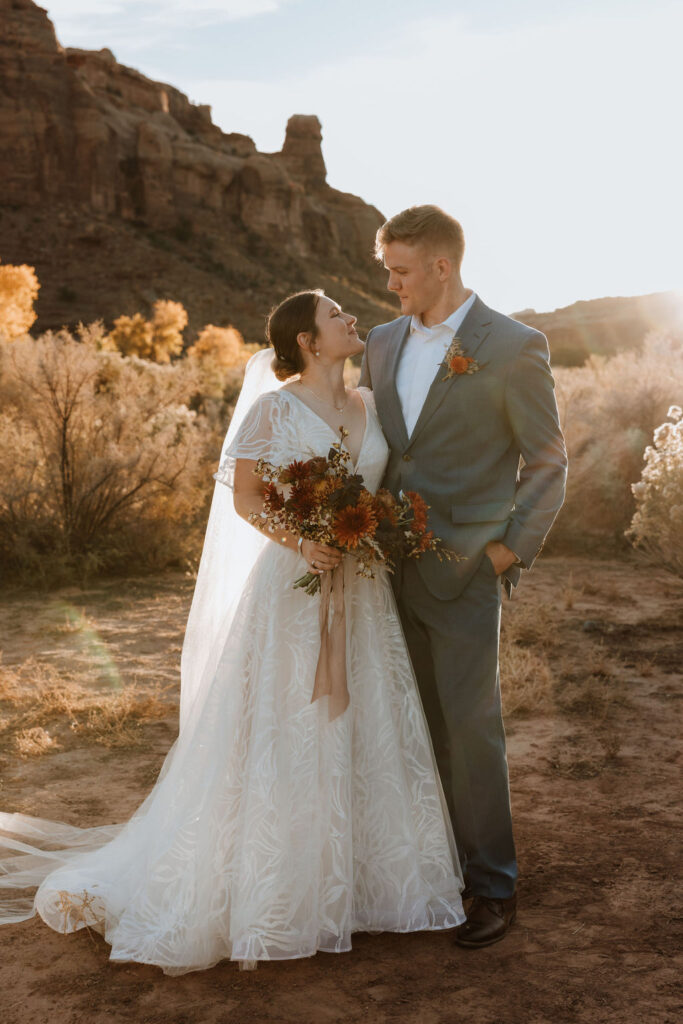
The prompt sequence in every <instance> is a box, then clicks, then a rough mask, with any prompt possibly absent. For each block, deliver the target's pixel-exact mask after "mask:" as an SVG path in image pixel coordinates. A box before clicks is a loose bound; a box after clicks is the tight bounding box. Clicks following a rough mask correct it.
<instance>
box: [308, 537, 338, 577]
mask: <svg viewBox="0 0 683 1024" xmlns="http://www.w3.org/2000/svg"><path fill="white" fill-rule="evenodd" d="M301 554H302V555H303V556H304V558H305V559H306V561H307V562H308V564H309V566H310V568H311V572H315V573H318V575H319V574H320V573H323V572H325V570H326V569H334V568H335V567H336V566H338V565H339V563H340V562H341V559H342V553H341V551H339V550H338V549H337V548H330V547H328V546H327V544H317V543H316V542H315V541H314V540H305V541H304V542H303V544H302V545H301Z"/></svg>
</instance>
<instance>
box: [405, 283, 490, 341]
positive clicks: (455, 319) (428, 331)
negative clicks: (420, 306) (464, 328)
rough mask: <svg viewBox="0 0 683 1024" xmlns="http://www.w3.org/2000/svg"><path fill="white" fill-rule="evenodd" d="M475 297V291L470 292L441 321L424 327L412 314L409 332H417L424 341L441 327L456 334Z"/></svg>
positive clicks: (439, 331)
mask: <svg viewBox="0 0 683 1024" xmlns="http://www.w3.org/2000/svg"><path fill="white" fill-rule="evenodd" d="M476 297H477V294H476V292H472V294H471V295H470V296H469V297H468V298H466V299H465V301H464V302H463V303H462V305H460V306H458V308H457V309H456V310H454V311H453V312H452V313H451V315H450V316H447V317H446V319H445V320H444V321H443V322H442V323H440V324H434V326H433V327H425V325H424V324H423V323H422V320H421V319H420V317H419V316H417V315H415V316H412V317H411V319H410V333H411V334H419V335H420V336H421V337H422V338H423V339H424V340H425V341H429V340H430V338H434V337H436V335H437V334H440V333H441V331H442V329H443V328H446V329H447V330H448V331H450V332H451V334H453V335H455V334H457V333H458V329H459V327H460V325H461V323H462V322H463V320H464V319H465V317H466V316H467V314H468V313H469V311H470V309H471V308H472V306H473V305H474V300H475V299H476Z"/></svg>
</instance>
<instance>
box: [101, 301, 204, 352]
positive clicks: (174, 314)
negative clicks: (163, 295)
mask: <svg viewBox="0 0 683 1024" xmlns="http://www.w3.org/2000/svg"><path fill="white" fill-rule="evenodd" d="M153 309H154V312H153V315H152V319H151V320H146V319H145V317H144V316H143V315H142V313H135V314H134V315H133V316H120V317H118V318H117V319H116V320H115V321H114V328H113V330H112V331H111V332H110V333H109V334H108V335H107V336H106V338H103V339H102V344H103V347H104V348H107V349H110V350H113V351H117V352H120V353H121V354H122V355H124V356H138V357H139V358H140V359H150V360H153V361H154V362H155V363H169V362H170V361H171V357H172V356H177V355H179V354H180V353H181V352H182V350H183V330H184V329H185V327H186V326H187V313H186V311H185V308H184V306H183V305H182V303H180V302H173V301H171V300H170V299H159V300H158V301H157V302H155V303H154V307H153Z"/></svg>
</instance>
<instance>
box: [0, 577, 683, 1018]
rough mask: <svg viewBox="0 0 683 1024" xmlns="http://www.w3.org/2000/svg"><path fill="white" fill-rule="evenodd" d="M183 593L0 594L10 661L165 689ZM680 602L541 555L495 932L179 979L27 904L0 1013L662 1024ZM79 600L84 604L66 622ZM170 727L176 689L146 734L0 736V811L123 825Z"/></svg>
mask: <svg viewBox="0 0 683 1024" xmlns="http://www.w3.org/2000/svg"><path fill="white" fill-rule="evenodd" d="M191 592H192V581H191V580H188V579H187V578H185V577H183V576H181V575H164V576H162V577H161V578H159V579H154V580H134V581H125V582H121V581H118V582H108V583H106V584H98V585H97V586H93V587H92V588H90V589H87V590H78V589H76V588H73V589H70V590H63V591H61V592H59V593H58V594H51V595H49V596H44V595H42V596H41V595H35V594H29V595H27V594H14V595H10V596H6V597H5V598H3V599H2V600H0V628H2V636H3V647H4V664H5V665H7V666H10V667H11V666H12V665H16V664H19V663H21V662H22V661H24V660H25V659H26V658H27V657H29V656H31V655H33V656H36V657H39V658H40V659H41V660H43V661H47V662H49V663H51V664H53V665H55V666H57V667H58V668H60V667H62V668H63V667H65V666H67V665H69V666H70V667H71V668H72V669H73V667H74V666H76V667H77V668H78V670H79V672H80V678H81V679H82V680H88V681H89V682H92V683H99V684H100V685H101V684H102V683H103V681H104V682H106V681H107V679H109V680H110V681H111V679H112V677H113V676H116V677H117V678H118V677H119V676H120V678H121V679H122V681H123V682H124V683H130V682H133V681H136V682H138V683H139V684H141V685H143V686H144V685H146V684H147V683H149V682H152V681H154V680H160V681H162V682H164V683H166V682H169V681H171V680H173V679H174V678H176V673H177V663H178V652H179V649H180V644H181V642H182V631H183V627H184V622H185V617H186V614H187V609H188V607H189V600H190V597H191ZM682 597H683V583H682V582H681V581H680V580H677V579H676V578H675V577H673V576H671V575H669V574H668V573H666V572H663V571H660V570H653V569H651V568H647V567H643V566H640V565H639V564H638V563H636V562H635V561H632V560H629V561H625V562H619V561H603V562H601V561H594V560H589V559H585V558H575V559H566V558H558V557H546V558H543V559H541V560H540V561H539V563H538V565H537V567H536V568H535V569H534V571H533V573H531V574H530V576H529V577H528V578H526V579H525V580H524V582H523V585H522V586H521V587H520V588H519V590H518V593H517V594H516V595H515V598H514V600H513V601H512V602H511V603H509V604H506V606H505V607H504V613H503V614H504V623H506V622H509V623H514V622H515V620H516V621H517V629H516V632H515V637H516V642H517V643H518V644H520V645H522V646H525V645H526V646H528V647H530V648H533V650H534V653H535V654H536V655H539V656H541V657H543V658H544V659H545V660H546V661H547V663H548V665H549V667H550V670H551V672H552V676H553V680H552V687H551V690H550V692H549V694H548V698H547V700H546V701H545V702H540V704H539V706H538V707H537V708H536V709H534V710H532V711H529V712H527V713H525V714H517V715H514V716H512V717H510V718H509V719H508V721H507V731H508V757H509V763H510V777H511V787H512V800H513V814H514V821H515V825H516V837H517V845H518V851H519V860H520V872H521V874H520V884H519V901H520V903H519V914H518V920H517V923H516V924H515V925H514V926H513V927H512V929H511V931H510V933H509V935H508V936H507V937H506V938H505V940H504V941H503V942H500V943H498V944H496V945H494V946H491V947H489V948H487V949H484V950H478V951H469V950H464V949H460V948H458V947H456V946H455V945H454V943H453V937H452V934H450V933H438V932H437V933H418V934H412V935H389V934H383V935H367V934H358V935H356V936H355V937H354V947H353V951H352V952H350V953H345V954H341V955H333V954H318V955H317V956H315V957H313V958H312V959H310V960H300V961H288V962H280V963H272V964H263V965H261V966H260V967H259V969H258V970H257V971H254V972H240V971H238V969H237V967H236V965H235V964H232V963H229V962H224V963H222V964H219V965H218V966H217V967H214V968H213V969H211V970H208V971H204V972H200V973H195V974H189V975H185V976H183V977H180V978H170V977H166V976H164V975H163V974H162V973H161V971H159V970H158V969H156V968H152V967H148V966H142V965H137V964H125V965H113V964H111V963H109V962H108V947H107V945H106V943H105V942H104V941H103V940H102V939H101V938H100V937H99V936H98V935H94V934H90V933H88V932H86V931H81V932H78V933H76V934H74V935H68V936H63V935H58V934H56V933H55V932H52V931H51V930H50V929H49V928H47V927H46V926H45V925H44V924H43V923H42V922H41V921H39V920H35V919H34V920H32V921H28V922H25V923H24V924H21V925H17V926H8V927H4V928H0V951H1V952H0V955H1V961H0V984H1V985H2V992H3V995H2V1004H1V1005H2V1010H1V1011H0V1016H1V1018H2V1020H3V1021H4V1022H5V1024H48V1022H49V1024H81V1022H88V1024H105V1022H107V1024H119V1022H120V1024H123V1022H135V1024H247V1022H258V1024H261V1022H266V1021H267V1022H274V1024H275V1022H288V1024H289V1022H295V1021H296V1022H297V1024H328V1022H329V1024H342V1022H344V1024H346V1022H349V1024H351V1022H359V1021H370V1022H372V1024H385V1022H386V1024H390V1022H391V1024H393V1022H397V1024H404V1022H405V1024H407V1022H410V1024H450V1022H459V1021H463V1022H467V1024H569V1022H577V1024H636V1022H638V1024H640V1022H641V1021H645V1022H647V1024H674V1022H677V1021H678V1020H680V1019H681V1018H680V1016H679V1013H680V1006H681V999H680V995H681V993H680V990H679V988H678V987H677V983H678V981H679V979H680V968H681V942H680V928H679V931H678V935H679V938H678V943H677V941H676V938H675V935H676V927H677V926H680V923H681V917H680V911H678V912H677V911H676V907H675V904H676V902H677V898H678V889H679V886H678V880H677V878H676V868H677V866H678V864H679V862H680V844H679V843H678V841H677V840H678V833H677V828H678V827H679V826H678V822H677V815H676V805H677V801H678V796H679V778H680V775H679V771H678V767H677V758H676V754H677V739H678V734H679V730H680V715H679V713H678V707H679V705H678V703H677V701H678V699H679V698H680V688H679V683H680V674H679V673H680V665H681V632H680V628H681V621H682V608H681V605H682V600H681V599H682ZM74 608H75V609H78V610H79V614H81V617H80V619H79V620H78V623H77V624H76V626H75V627H73V628H65V626H64V623H65V614H66V615H71V616H72V618H73V609H74ZM65 609H67V611H66V612H65ZM69 609H71V611H69ZM539 623H541V624H542V628H539ZM60 624H61V625H60ZM504 683H505V681H504ZM504 688H505V687H504ZM175 728H176V718H175V712H174V705H173V704H171V705H170V706H169V717H168V719H166V720H163V721H158V722H154V723H150V724H146V725H144V726H142V727H141V736H142V739H143V742H142V743H140V744H138V745H137V746H131V747H126V748H113V749H107V748H105V747H102V746H97V745H94V744H92V743H91V744H89V745H80V746H78V745H75V743H76V741H74V743H72V744H71V745H69V744H65V745H64V748H63V749H62V750H61V751H56V752H48V753H46V754H45V755H43V756H42V757H34V758H26V759H20V758H17V757H16V755H11V754H9V753H8V752H7V750H6V749H3V750H0V769H1V770H2V783H1V785H0V807H2V809H3V810H6V811H11V810H19V811H23V812H24V813H28V814H37V815H41V816H43V817H47V818H53V819H60V820H64V821H69V822H71V823H74V824H79V825H94V824H100V823H104V822H110V821H122V820H125V818H126V817H127V816H128V815H129V814H130V813H131V812H132V810H133V809H134V808H135V807H136V806H137V804H138V803H139V802H140V801H141V799H142V798H143V797H144V795H145V794H146V793H147V791H148V790H149V788H150V786H151V784H152V782H153V781H154V778H155V775H156V772H157V771H158V768H159V766H160V763H161V760H162V758H163V756H164V754H165V752H166V750H167V749H168V747H169V746H170V744H171V742H172V740H173V737H174V732H175ZM78 742H79V743H81V744H82V743H83V742H84V741H83V740H78ZM679 905H680V904H679Z"/></svg>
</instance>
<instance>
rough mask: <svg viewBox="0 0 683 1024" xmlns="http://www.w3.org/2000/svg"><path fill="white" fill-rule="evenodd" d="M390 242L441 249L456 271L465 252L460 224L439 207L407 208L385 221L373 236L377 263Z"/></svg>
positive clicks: (382, 257)
mask: <svg viewBox="0 0 683 1024" xmlns="http://www.w3.org/2000/svg"><path fill="white" fill-rule="evenodd" d="M390 242H405V243H406V244H407V245H422V246H424V247H425V248H426V249H431V250H442V251H443V255H448V256H449V257H450V258H451V259H452V260H453V262H454V263H455V265H456V267H457V268H458V270H459V269H460V264H461V263H462V257H463V254H464V252H465V234H464V232H463V230H462V225H461V224H460V221H457V220H456V219H455V217H451V215H450V214H449V213H446V212H445V211H444V210H442V209H441V207H439V206H410V207H409V208H408V209H407V210H402V211H401V212H400V213H397V214H396V216H395V217H391V218H390V219H389V220H388V221H385V223H384V224H382V227H381V228H380V229H379V231H378V232H377V235H376V237H375V257H376V258H377V259H378V260H379V261H380V262H381V261H382V260H383V259H384V249H385V247H386V246H387V245H389V243H390Z"/></svg>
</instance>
